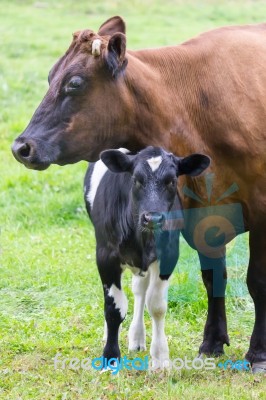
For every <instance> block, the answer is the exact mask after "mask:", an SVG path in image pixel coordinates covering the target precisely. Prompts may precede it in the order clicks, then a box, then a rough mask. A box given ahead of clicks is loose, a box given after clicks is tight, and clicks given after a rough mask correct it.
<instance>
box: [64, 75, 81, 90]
mask: <svg viewBox="0 0 266 400" xmlns="http://www.w3.org/2000/svg"><path fill="white" fill-rule="evenodd" d="M83 87H84V79H83V78H81V76H73V77H72V78H71V79H70V81H69V82H68V84H67V85H66V93H73V92H77V91H79V90H81V89H83Z"/></svg>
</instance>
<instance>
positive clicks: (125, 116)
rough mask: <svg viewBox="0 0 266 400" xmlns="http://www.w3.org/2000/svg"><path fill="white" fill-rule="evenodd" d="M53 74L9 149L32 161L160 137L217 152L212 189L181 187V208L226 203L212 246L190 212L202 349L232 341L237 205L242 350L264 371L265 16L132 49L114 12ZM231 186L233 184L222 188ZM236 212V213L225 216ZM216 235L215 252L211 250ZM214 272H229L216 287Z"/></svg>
mask: <svg viewBox="0 0 266 400" xmlns="http://www.w3.org/2000/svg"><path fill="white" fill-rule="evenodd" d="M49 82H50V87H49V90H48V92H47V94H46V95H45V97H44V99H43V101H42V102H41V104H40V106H39V107H38V109H37V110H36V112H35V114H34V116H33V117H32V120H31V121H30V124H29V125H28V127H27V128H26V130H25V131H24V132H23V133H22V134H21V135H20V136H19V137H18V138H17V139H16V140H15V142H14V144H13V149H12V150H13V154H14V156H15V157H16V159H17V160H18V161H20V162H22V163H23V164H24V165H25V166H26V167H28V168H33V169H39V170H42V169H45V168H47V167H48V166H49V165H50V164H52V163H55V164H59V165H65V164H69V163H75V162H78V161H80V160H87V161H94V160H97V159H98V156H99V153H100V151H102V150H104V149H106V148H114V147H127V148H129V149H131V150H139V149H141V148H143V147H145V146H146V145H153V146H162V147H164V148H165V149H167V150H169V151H172V152H173V153H175V154H178V155H179V156H183V155H186V154H190V153H194V152H204V153H206V154H208V155H210V157H211V158H212V160H213V162H212V172H213V173H214V174H215V179H214V181H213V191H212V196H211V197H210V195H209V194H208V195H207V194H206V193H205V192H206V189H205V184H204V182H203V178H202V177H200V178H191V177H186V178H184V180H183V182H181V183H182V185H184V184H185V183H186V185H187V186H188V187H189V188H190V189H191V190H193V191H194V194H193V196H192V198H191V197H188V196H187V197H184V198H183V205H184V208H185V209H193V208H194V207H198V206H199V205H201V204H199V202H198V201H197V199H203V201H202V203H204V201H206V203H208V200H209V203H208V204H209V205H210V206H211V207H213V209H214V206H215V204H216V202H217V199H218V198H219V197H220V199H221V201H220V202H219V204H220V205H222V206H228V210H229V214H226V216H224V218H222V217H221V216H220V217H218V218H216V217H217V216H215V215H213V216H212V217H211V218H212V221H215V218H216V220H217V223H216V224H215V223H214V226H212V227H211V228H212V229H213V228H214V231H213V232H214V233H213V239H215V238H218V239H219V238H221V236H223V237H224V241H223V243H222V244H221V243H220V247H219V246H218V247H217V244H216V245H215V240H213V241H212V243H211V245H210V246H209V245H206V251H205V250H204V248H203V247H204V243H203V245H202V243H201V242H202V237H201V233H202V236H204V235H203V233H204V232H205V233H206V234H207V233H208V232H209V227H208V226H207V225H208V224H207V222H206V221H205V220H204V221H205V222H206V223H205V222H203V223H201V224H200V225H199V226H200V229H197V234H196V229H195V228H194V225H195V220H193V218H197V216H196V217H195V214H193V213H192V214H190V217H188V218H187V223H186V226H187V229H186V233H185V236H186V238H187V240H188V242H189V243H190V244H191V245H192V246H194V247H196V248H197V249H198V252H199V256H200V262H201V267H202V275H203V281H204V284H205V286H206V289H207V293H208V304H209V305H208V317H207V322H206V326H205V330H204V338H203V343H202V344H201V346H200V353H202V354H213V353H214V354H216V355H218V354H221V353H222V352H223V345H224V343H226V344H229V338H228V335H227V326H226V315H225V304H224V290H225V284H224V282H225V280H224V278H225V277H226V268H225V262H224V249H225V244H226V242H228V241H229V240H230V239H231V237H232V236H233V235H234V233H239V232H240V230H239V229H238V228H237V227H236V225H237V221H238V220H239V221H240V219H241V218H240V214H238V212H239V210H238V212H235V210H236V208H235V207H236V206H237V204H238V205H239V204H241V207H242V211H243V218H244V225H245V230H249V231H250V261H249V268H248V275H247V283H248V288H249V291H250V294H251V296H252V298H253V300H254V304H255V314H256V319H255V326H254V330H253V333H252V337H251V342H250V348H249V350H248V353H247V355H246V357H247V359H248V360H249V361H250V362H251V363H252V364H253V370H254V371H258V370H259V371H261V370H263V369H264V370H266V246H265V244H266V241H265V236H264V235H265V230H266V178H265V171H266V127H265V124H266V25H265V24H260V25H250V26H238V27H237V26H236V27H226V28H221V29H216V30H213V31H211V32H207V33H204V34H202V35H200V36H199V37H197V38H194V39H192V40H189V41H187V42H185V43H183V44H181V45H179V46H169V47H163V48H156V49H146V50H139V51H129V50H126V36H125V24H124V22H123V20H122V19H121V18H120V17H114V18H111V19H109V20H108V21H106V22H105V23H104V24H103V25H102V26H101V27H100V29H99V31H98V33H94V32H93V31H91V30H84V31H80V32H77V33H75V34H74V37H73V41H72V43H71V45H70V47H69V49H68V50H67V52H66V53H65V55H64V56H63V57H61V58H60V59H59V60H58V62H57V63H56V64H55V65H54V67H53V68H52V70H51V71H50V74H49ZM232 185H233V186H232ZM230 187H231V188H232V187H233V188H235V190H229V191H227V189H228V188H230ZM236 188H237V189H238V190H236ZM224 192H226V193H227V194H229V195H228V196H227V197H226V196H223V193H224ZM230 207H231V208H230ZM199 210H202V208H199ZM230 210H231V211H230ZM214 214H215V213H214ZM188 215H189V214H188ZM241 215H242V213H241ZM231 217H232V218H235V217H236V223H233V224H230V222H229V223H228V221H231ZM238 217H239V218H238ZM221 218H222V219H221ZM207 219H208V218H207ZM224 220H227V223H225V224H223V222H221V221H224ZM193 224H194V225H193ZM206 224H207V225H206ZM240 225H241V224H240ZM217 226H218V230H217V229H216V228H217ZM228 226H229V228H228ZM232 226H233V229H232ZM219 227H220V231H219ZM194 229H195V231H194ZM215 229H216V231H215ZM230 229H231V231H230ZM221 231H223V232H222V233H223V235H221ZM215 232H216V233H215ZM218 233H219V235H218ZM207 236H208V235H207ZM207 236H206V235H205V236H204V238H205V239H206V237H207ZM205 239H204V240H205ZM204 240H203V242H204ZM206 240H207V239H206ZM206 240H205V242H206ZM196 242H197V243H201V244H200V245H197V243H196ZM205 244H206V243H205ZM202 246H203V247H202ZM212 246H213V248H215V246H216V247H217V248H216V250H217V252H216V255H213V254H212V255H210V253H209V250H208V249H209V248H210V247H212ZM214 253H215V251H214ZM215 277H216V278H217V277H218V278H219V279H218V280H219V281H220V282H223V283H222V284H220V286H219V285H218V286H219V288H218V291H217V290H216V289H217V288H216V289H215V287H214V286H215V280H216V278H215ZM216 283H217V282H216ZM216 286H217V285H216Z"/></svg>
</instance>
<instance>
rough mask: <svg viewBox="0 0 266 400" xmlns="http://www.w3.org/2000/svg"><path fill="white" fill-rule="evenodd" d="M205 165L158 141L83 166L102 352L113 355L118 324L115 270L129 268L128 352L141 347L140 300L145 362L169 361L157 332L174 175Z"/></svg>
mask: <svg viewBox="0 0 266 400" xmlns="http://www.w3.org/2000/svg"><path fill="white" fill-rule="evenodd" d="M209 164H210V159H209V157H207V156H205V155H201V154H193V155H190V156H188V157H185V158H179V157H175V156H174V155H173V154H170V153H167V152H166V151H164V150H163V149H161V148H158V147H147V148H146V149H144V150H142V151H140V152H139V153H138V154H136V155H134V154H131V153H130V152H129V151H128V150H126V149H119V150H106V151H104V152H102V153H101V160H100V161H98V162H96V163H93V164H90V166H89V168H88V171H87V174H86V177H85V201H86V207H87V210H88V213H89V216H90V219H91V221H92V223H93V225H94V228H95V236H96V242H97V250H96V253H97V265H98V270H99V273H100V277H101V280H102V284H103V290H104V299H105V306H104V309H105V320H106V345H105V348H104V352H103V356H104V357H106V358H108V359H110V358H119V357H120V350H119V344H118V336H119V326H120V324H121V322H122V321H123V320H124V318H125V316H126V312H127V299H126V296H125V294H124V292H123V290H122V287H121V275H122V272H123V270H124V269H125V267H129V268H130V269H131V270H132V272H133V274H134V276H133V282H132V288H133V293H134V297H135V301H134V316H133V321H132V323H131V325H130V329H129V350H140V349H145V348H146V343H145V327H144V319H143V314H144V306H145V303H146V306H147V308H148V311H149V313H150V315H151V317H152V343H151V349H150V354H151V357H152V362H153V363H158V361H159V362H160V363H161V362H163V361H165V360H168V359H169V350H168V344H167V339H166V336H165V333H164V319H165V313H166V309H167V288H168V279H169V277H170V275H171V273H172V271H173V269H174V267H175V265H176V263H177V260H178V255H179V232H180V229H181V228H182V223H183V215H182V208H181V202H180V198H179V195H178V191H177V177H178V176H179V175H182V174H187V175H192V176H196V175H199V174H200V173H201V172H202V171H203V170H205V169H206V168H207V167H208V166H209Z"/></svg>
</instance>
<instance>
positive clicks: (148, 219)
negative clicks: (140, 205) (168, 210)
mask: <svg viewBox="0 0 266 400" xmlns="http://www.w3.org/2000/svg"><path fill="white" fill-rule="evenodd" d="M164 221H165V216H164V215H163V214H162V213H159V212H145V213H143V214H142V215H141V225H142V227H143V228H146V229H148V230H155V229H159V228H161V227H162V226H163V224H164Z"/></svg>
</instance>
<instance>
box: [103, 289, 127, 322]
mask: <svg viewBox="0 0 266 400" xmlns="http://www.w3.org/2000/svg"><path fill="white" fill-rule="evenodd" d="M108 296H110V297H113V299H114V303H115V308H117V309H118V310H119V312H120V315H121V318H125V316H126V313H127V298H126V296H125V293H124V292H123V290H120V289H118V288H117V287H116V286H115V285H114V284H113V285H112V286H111V287H110V289H109V292H108Z"/></svg>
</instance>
